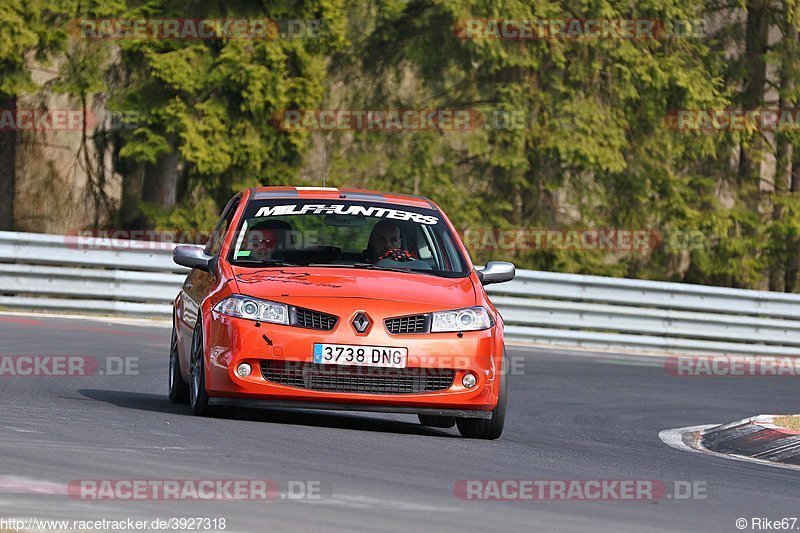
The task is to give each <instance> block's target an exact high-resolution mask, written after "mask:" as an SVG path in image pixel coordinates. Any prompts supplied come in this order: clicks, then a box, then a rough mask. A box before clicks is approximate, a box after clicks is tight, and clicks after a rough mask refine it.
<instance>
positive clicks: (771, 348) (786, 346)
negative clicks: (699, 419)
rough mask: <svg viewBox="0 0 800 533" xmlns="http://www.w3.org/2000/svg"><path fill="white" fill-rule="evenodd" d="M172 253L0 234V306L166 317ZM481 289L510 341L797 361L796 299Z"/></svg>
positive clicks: (526, 276)
mask: <svg viewBox="0 0 800 533" xmlns="http://www.w3.org/2000/svg"><path fill="white" fill-rule="evenodd" d="M172 248H173V246H172V245H169V244H160V245H154V244H153V243H149V242H139V241H115V242H113V243H111V242H109V241H105V240H102V239H92V238H86V237H71V236H66V237H65V236H55V235H41V234H32V233H12V232H0V307H5V308H11V309H39V310H51V311H65V312H80V313H86V312H90V313H105V314H125V315H138V316H152V317H160V318H168V317H169V316H170V313H171V309H172V300H173V299H174V297H175V295H176V294H177V291H178V289H179V287H180V285H181V283H182V281H183V278H184V277H185V275H186V271H187V269H185V268H183V267H180V266H177V265H175V264H174V263H173V262H172V259H171V251H172ZM487 290H488V292H489V294H490V296H491V297H492V301H493V302H494V303H495V305H496V306H497V307H498V308H499V309H500V312H501V313H502V315H503V317H504V319H505V321H506V336H507V338H508V339H509V340H510V341H517V342H532V343H549V344H553V345H573V346H587V347H614V348H626V349H635V350H643V351H659V352H675V353H686V352H690V353H730V354H748V355H800V295H794V294H783V293H774V292H763V291H750V290H740V289H726V288H719V287H707V286H703V285H689V284H681V283H664V282H656V281H641V280H629V279H618V278H606V277H599V276H580V275H574V274H559V273H552V272H538V271H530V270H519V271H517V277H516V279H515V280H514V281H512V282H510V283H504V284H498V285H490V286H488V287H487Z"/></svg>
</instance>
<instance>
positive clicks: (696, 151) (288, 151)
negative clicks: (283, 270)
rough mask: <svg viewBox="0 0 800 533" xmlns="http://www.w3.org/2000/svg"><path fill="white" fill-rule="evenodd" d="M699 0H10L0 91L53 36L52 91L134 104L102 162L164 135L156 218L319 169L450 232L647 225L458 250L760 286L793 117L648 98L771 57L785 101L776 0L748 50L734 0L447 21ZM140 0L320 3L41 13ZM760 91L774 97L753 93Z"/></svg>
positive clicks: (789, 29)
mask: <svg viewBox="0 0 800 533" xmlns="http://www.w3.org/2000/svg"><path fill="white" fill-rule="evenodd" d="M719 7H720V6H718V5H717V3H714V2H702V1H700V0H669V1H666V2H663V1H655V0H645V1H643V2H634V3H631V2H628V1H621V0H602V1H600V2H589V1H587V0H563V1H543V2H534V3H531V2H521V1H519V0H500V1H488V0H430V1H429V0H410V1H409V0H402V1H401V0H379V1H377V2H367V1H365V0H322V1H316V2H312V1H310V0H292V1H289V0H283V1H278V2H269V3H267V2H264V3H263V4H260V3H258V2H255V3H240V2H230V3H196V2H195V3H185V2H167V1H166V0H148V1H147V2H144V3H141V2H136V3H133V2H128V1H127V0H114V1H113V2H102V3H101V2H97V1H94V2H89V3H83V2H81V3H79V2H77V0H75V3H70V2H66V1H57V0H32V1H29V2H22V1H20V0H8V1H6V2H5V3H4V4H3V5H2V6H0V65H2V67H3V70H2V74H0V93H4V94H17V93H18V92H20V91H25V90H31V88H32V87H33V85H32V82H31V78H30V72H29V70H28V68H27V65H28V63H27V59H26V58H27V57H28V55H29V54H31V53H36V54H38V55H39V56H40V57H44V55H46V54H45V52H47V51H48V50H49V51H51V52H52V51H61V52H62V53H63V57H62V61H61V62H60V63H59V67H58V68H59V77H58V78H57V79H56V80H55V81H54V82H53V83H52V84H51V88H52V89H54V90H56V91H58V92H63V93H66V94H68V95H71V96H72V97H74V98H76V99H77V100H78V101H80V102H84V103H85V102H87V101H89V100H91V99H92V98H97V99H99V100H100V101H102V102H103V103H104V104H105V105H106V106H107V107H108V108H110V109H112V110H114V111H118V112H125V113H128V112H131V113H135V114H136V116H138V117H140V120H139V121H138V123H137V125H136V126H137V127H136V128H135V129H133V130H131V131H125V132H120V133H119V134H118V135H116V137H115V138H114V142H115V143H116V144H115V146H116V152H115V156H116V157H118V163H119V165H118V167H117V170H118V171H119V172H122V173H123V174H125V175H126V176H128V175H133V174H134V173H137V172H139V173H141V172H142V169H143V168H147V169H149V168H151V167H152V168H160V167H158V166H157V165H158V163H159V162H161V161H163V160H164V159H165V157H166V156H168V155H170V154H178V155H179V174H180V176H179V179H180V181H179V187H178V189H179V192H180V194H179V198H178V202H177V204H176V205H175V206H156V205H154V204H148V203H143V204H142V205H141V209H142V211H143V212H144V214H145V215H146V217H147V219H149V221H150V223H151V224H153V225H155V226H158V227H163V228H170V229H172V228H175V227H187V228H207V227H210V226H211V225H213V218H214V213H215V211H218V210H219V209H220V208H221V207H222V205H223V204H224V202H225V201H226V200H227V199H228V197H229V196H230V195H231V193H232V192H233V191H235V190H239V189H242V188H244V187H250V186H256V185H283V184H299V183H301V182H311V183H313V184H315V185H316V184H322V182H326V183H327V184H328V185H339V186H356V187H363V188H372V189H380V190H389V191H396V192H405V193H414V194H421V195H425V196H428V197H430V198H432V199H433V200H435V201H436V202H437V203H439V204H440V205H441V206H442V207H443V208H444V210H445V211H446V212H447V213H448V215H449V216H450V218H451V219H452V221H453V223H454V224H455V226H456V227H457V229H458V230H459V231H461V232H466V231H470V230H487V229H489V230H547V229H556V230H566V229H574V230H582V229H590V228H601V229H615V228H616V229H627V230H648V231H652V234H653V235H660V236H661V238H662V239H663V240H664V243H662V245H661V246H659V247H655V248H653V249H649V250H638V251H633V252H624V251H623V252H613V253H610V252H609V251H607V250H566V249H528V250H518V249H510V250H490V249H482V248H480V247H475V249H473V250H472V253H473V256H474V257H473V259H474V260H475V261H476V262H484V261H486V260H489V259H510V260H513V261H515V262H516V263H517V265H518V267H521V268H539V269H547V270H558V271H565V272H579V273H592V274H604V275H615V276H630V277H643V278H651V279H671V280H685V281H691V282H696V283H711V284H719V285H730V286H737V287H751V288H762V287H764V286H765V283H766V280H767V278H768V277H769V276H770V274H774V273H775V272H779V271H782V269H784V268H785V265H787V264H789V263H790V262H791V260H792V258H793V257H795V256H796V254H797V246H798V244H797V243H798V242H800V222H799V221H800V200H798V193H793V192H787V191H788V190H790V187H789V186H788V183H784V181H785V180H786V179H788V178H786V176H785V174H786V173H785V172H782V173H781V172H779V173H778V176H777V178H775V180H777V186H776V188H775V189H776V190H775V191H774V192H773V191H771V190H770V188H769V186H768V185H765V184H768V183H769V182H770V180H772V179H773V178H772V177H771V176H772V175H773V174H775V173H774V172H771V171H769V170H766V167H767V166H768V165H769V164H770V160H769V157H768V156H769V152H770V151H771V150H773V151H777V148H776V146H777V144H778V143H783V144H781V147H782V149H783V148H784V147H785V146H787V145H789V144H790V145H792V146H794V147H795V149H794V168H795V169H796V170H797V169H798V168H800V134H798V132H797V131H790V132H786V133H784V134H782V135H779V136H778V139H775V138H774V137H770V136H769V135H763V134H762V133H761V132H757V131H745V132H734V133H731V132H700V131H678V130H677V129H675V128H674V126H672V125H671V124H670V123H669V121H668V120H667V117H668V115H669V113H670V111H672V110H679V109H690V110H692V109H700V110H719V109H727V108H736V106H738V105H740V102H742V101H743V98H744V89H743V87H745V86H746V84H747V81H748V79H749V78H748V77H749V76H750V74H751V72H752V69H753V66H754V65H756V61H757V60H761V59H763V60H764V61H766V63H767V64H768V65H769V66H770V69H769V71H770V73H773V72H775V73H778V75H779V77H780V79H770V84H771V86H774V87H775V88H776V89H777V93H778V94H779V96H780V97H781V98H782V102H784V106H785V107H789V108H796V107H798V105H797V102H798V99H799V98H800V67H798V65H800V44H798V43H799V42H800V41H798V39H797V30H798V21H800V17H798V12H800V11H798V9H799V8H798V4H797V3H796V2H794V1H788V0H787V1H785V2H783V3H780V4H776V5H775V6H774V7H775V8H774V9H769V10H768V11H767V15H768V18H769V24H770V25H771V28H772V29H773V31H772V33H771V34H770V35H771V37H770V39H771V41H770V43H764V44H765V46H764V50H767V53H766V54H765V55H764V56H763V57H760V56H759V57H755V58H754V57H753V56H748V55H747V54H739V55H738V56H735V57H732V55H731V51H732V50H742V49H744V46H745V44H746V41H745V38H746V31H745V22H746V19H747V15H748V12H747V8H748V6H746V5H744V4H743V5H742V6H741V7H739V8H736V7H734V8H732V9H739V11H738V12H736V13H735V14H736V15H737V16H732V17H730V18H729V19H726V20H727V22H724V21H723V22H721V23H720V24H718V25H716V26H715V30H714V31H715V33H713V34H709V35H707V36H705V37H703V38H699V37H698V36H696V35H672V36H669V37H662V38H657V39H650V38H644V39H595V40H575V39H564V38H557V39H535V40H521V41H514V40H502V39H480V38H478V39H465V38H462V37H463V35H461V34H460V33H459V31H460V30H459V29H463V27H464V21H465V20H467V19H475V18H478V19H486V18H494V19H500V18H502V19H573V18H580V19H589V18H599V19H611V20H621V19H655V20H661V21H681V20H683V21H691V20H697V19H702V18H704V17H709V16H712V15H713V14H714V13H717V12H719ZM779 7H780V9H778V8H779ZM148 16H154V17H170V16H173V17H188V16H191V17H192V18H204V17H209V18H265V17H271V18H273V19H304V20H308V19H319V20H321V21H322V27H323V28H324V32H323V33H322V34H321V35H320V37H319V38H307V39H263V40H257V39H256V40H246V39H219V40H195V41H192V40H185V41H180V40H158V39H144V40H139V41H137V40H122V41H117V42H110V43H109V42H104V41H86V40H83V41H81V40H78V41H75V40H73V41H70V42H69V43H68V45H67V44H66V39H65V32H64V31H63V30H62V29H60V28H65V27H66V24H60V25H59V24H58V21H61V22H64V21H66V20H67V19H69V18H80V17H92V18H100V17H117V18H120V17H127V18H136V17H148ZM54 21H55V23H54ZM717 26H719V27H717ZM53 28H56V29H53ZM751 38H752V37H751ZM766 44H769V46H766ZM766 89H767V88H766V87H765V88H764V94H766ZM757 93H758V91H757V90H756V91H755V92H754V93H753V94H755V95H756V96H758V94H757ZM753 94H749V95H747V96H748V98H750V99H751V100H752V97H753ZM762 104H763V107H770V106H773V107H774V105H773V103H771V102H769V101H767V100H766V97H764V98H762ZM294 109H299V110H314V109H363V110H370V109H374V110H382V109H416V110H423V109H428V110H432V109H453V110H464V109H470V110H473V111H479V112H480V113H482V114H483V116H484V117H492V116H496V115H497V114H505V116H515V117H523V120H522V122H521V123H518V124H517V125H516V126H519V127H516V126H515V127H477V128H473V129H469V130H467V131H449V130H440V131H439V130H428V131H401V132H378V131H326V132H311V131H304V130H296V129H291V130H284V129H281V128H280V127H278V121H277V120H276V118H279V117H280V116H281V114H282V113H283V111H285V110H294ZM742 153H744V154H746V155H747V156H748V157H749V158H751V159H752V160H755V161H762V162H763V164H762V165H761V166H760V167H758V168H759V171H760V172H761V173H762V174H763V175H762V176H760V178H761V182H760V183H755V182H754V181H753V180H749V181H748V180H747V179H743V176H742V175H740V174H743V173H742V172H741V171H740V169H739V168H738V158H739V156H740V154H742ZM783 153H784V154H789V153H791V150H790V151H788V152H787V151H785V150H784V152H783ZM786 157H788V156H786ZM781 180H784V181H781ZM773 181H774V180H773ZM686 236H691V238H690V239H688V240H687V238H686ZM698 236H699V237H700V238H697V237H698Z"/></svg>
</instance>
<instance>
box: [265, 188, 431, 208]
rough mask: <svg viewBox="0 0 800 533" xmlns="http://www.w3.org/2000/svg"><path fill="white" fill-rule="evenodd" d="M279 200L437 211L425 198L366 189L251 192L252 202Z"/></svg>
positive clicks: (291, 189)
mask: <svg viewBox="0 0 800 533" xmlns="http://www.w3.org/2000/svg"><path fill="white" fill-rule="evenodd" d="M278 198H291V199H296V200H340V199H341V200H362V201H371V202H381V203H385V204H394V205H406V206H412V207H423V208H427V209H436V205H435V204H434V203H433V202H431V201H430V200H428V199H427V198H425V197H424V196H413V195H409V194H396V193H388V192H379V191H369V190H366V189H349V188H339V187H254V188H253V189H251V192H250V199H251V200H252V199H255V200H273V199H278Z"/></svg>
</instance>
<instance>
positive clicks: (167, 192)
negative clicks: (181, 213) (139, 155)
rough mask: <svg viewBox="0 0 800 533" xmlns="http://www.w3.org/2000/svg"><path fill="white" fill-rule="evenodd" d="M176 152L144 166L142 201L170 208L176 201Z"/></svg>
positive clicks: (177, 160)
mask: <svg viewBox="0 0 800 533" xmlns="http://www.w3.org/2000/svg"><path fill="white" fill-rule="evenodd" d="M179 160H180V159H179V157H178V154H177V152H170V153H168V154H165V155H163V156H161V157H160V158H159V159H158V161H156V162H155V163H154V164H147V165H145V171H144V188H143V190H142V199H143V200H145V201H146V202H151V203H154V204H156V205H159V206H163V207H171V206H173V205H175V203H176V202H177V201H178V163H179Z"/></svg>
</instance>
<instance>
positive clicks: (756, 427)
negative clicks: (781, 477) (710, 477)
mask: <svg viewBox="0 0 800 533" xmlns="http://www.w3.org/2000/svg"><path fill="white" fill-rule="evenodd" d="M778 416H781V415H758V416H754V417H751V418H745V419H744V420H739V421H737V422H731V423H729V424H723V425H718V424H707V425H702V426H690V427H683V428H674V429H664V430H662V431H660V432H659V433H658V437H659V438H660V439H661V440H662V441H663V442H664V443H665V444H666V445H668V446H670V447H671V448H675V449H676V450H681V451H686V452H693V453H702V454H705V455H714V456H717V457H723V458H725V459H730V460H733V461H742V462H748V463H756V464H761V465H766V466H771V467H775V468H783V469H789V470H800V465H797V464H789V463H785V462H781V458H786V457H795V456H797V455H800V431H796V430H793V429H788V428H784V427H780V426H776V425H775V424H774V423H773V421H774V419H775V418H776V417H778Z"/></svg>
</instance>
